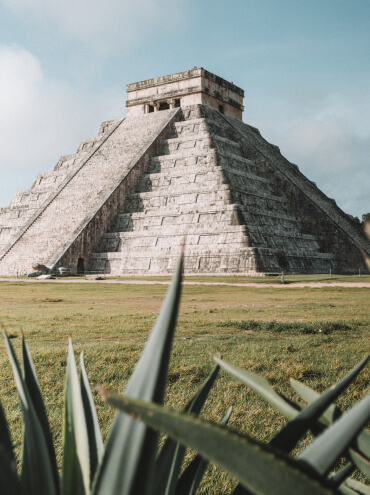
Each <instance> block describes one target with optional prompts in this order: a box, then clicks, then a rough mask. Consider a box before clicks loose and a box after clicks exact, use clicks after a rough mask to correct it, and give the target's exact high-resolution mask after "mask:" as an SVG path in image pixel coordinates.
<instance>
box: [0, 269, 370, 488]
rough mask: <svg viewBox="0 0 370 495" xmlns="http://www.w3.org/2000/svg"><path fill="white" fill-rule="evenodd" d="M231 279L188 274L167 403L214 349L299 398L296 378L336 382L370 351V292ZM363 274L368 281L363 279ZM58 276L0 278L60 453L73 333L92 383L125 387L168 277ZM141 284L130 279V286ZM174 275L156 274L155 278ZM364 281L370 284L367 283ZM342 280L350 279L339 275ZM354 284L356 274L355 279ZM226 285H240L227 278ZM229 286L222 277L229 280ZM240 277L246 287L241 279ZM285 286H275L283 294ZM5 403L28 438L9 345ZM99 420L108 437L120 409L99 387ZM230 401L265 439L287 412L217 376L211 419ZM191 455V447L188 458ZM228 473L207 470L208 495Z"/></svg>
mask: <svg viewBox="0 0 370 495" xmlns="http://www.w3.org/2000/svg"><path fill="white" fill-rule="evenodd" d="M224 279H225V277H224V278H222V279H221V280H217V282H218V284H217V285H204V284H202V285H195V284H194V282H200V281H204V282H210V280H207V279H206V280H194V279H192V280H189V281H192V282H193V284H192V285H185V286H184V289H183V297H182V301H181V308H180V315H179V320H178V328H177V333H176V337H175V341H174V347H173V352H172V361H171V365H170V373H169V383H168V393H167V399H166V402H167V404H168V405H169V406H170V407H175V408H177V409H179V408H182V407H183V406H184V405H185V403H186V402H187V401H188V400H189V399H190V397H191V396H192V394H194V393H195V391H196V390H197V388H198V387H199V386H200V384H201V382H202V380H203V379H204V378H205V377H206V375H207V373H209V371H210V370H211V369H212V367H213V362H212V358H211V355H210V354H211V353H215V352H217V351H220V352H221V353H222V355H223V357H224V359H225V360H226V361H229V362H231V363H234V364H235V365H237V366H241V367H243V368H246V369H250V370H253V371H254V372H257V373H260V374H261V375H263V376H265V377H266V378H267V379H268V380H269V381H270V382H271V383H272V384H273V385H274V387H276V389H278V390H280V391H282V392H284V393H285V394H287V395H289V396H290V397H292V398H296V396H295V395H294V393H293V391H292V389H291V388H290V386H289V384H288V381H289V378H290V377H294V378H296V379H299V380H302V381H304V382H305V383H306V384H308V385H309V386H312V387H313V388H315V389H317V390H318V391H322V390H324V389H325V388H327V387H328V386H330V385H331V384H332V383H334V382H336V381H337V380H338V379H339V378H340V377H341V376H343V375H344V374H345V373H346V372H347V371H349V369H351V368H352V367H353V366H354V365H355V364H356V363H357V362H359V361H360V360H361V358H362V357H363V356H364V353H365V352H368V351H369V294H370V290H369V287H368V285H367V286H366V287H358V286H356V281H354V282H352V283H351V284H350V285H349V286H348V284H346V286H337V283H338V281H335V285H334V283H333V282H334V281H333V282H332V283H331V284H330V283H329V284H325V286H322V285H321V284H322V281H321V283H320V284H318V283H316V284H315V285H314V286H309V287H307V286H306V287H301V286H300V285H298V284H300V283H302V282H304V283H306V282H312V280H311V281H304V280H303V281H302V280H301V281H297V280H295V281H294V283H290V284H287V285H281V284H279V283H276V281H275V285H274V287H270V286H269V285H266V282H263V283H261V282H258V281H257V286H258V287H256V286H254V285H250V284H248V285H245V284H244V281H240V280H236V279H234V280H233V281H231V280H230V278H228V281H227V282H226V281H225V280H224ZM364 279H365V277H364ZM68 280H72V279H62V281H63V283H58V282H59V280H58V281H54V280H53V281H50V282H37V281H36V282H34V283H29V282H28V281H27V282H26V281H11V280H9V279H7V281H3V282H0V324H1V325H2V326H3V328H4V329H5V330H6V331H7V332H8V334H9V335H10V337H12V343H13V345H14V347H15V349H16V352H17V353H18V354H19V352H20V343H21V342H20V341H21V339H20V332H21V331H23V332H24V334H25V335H26V338H27V341H28V343H29V347H30V349H31V353H32V356H33V359H34V362H35V367H36V370H37V373H38V377H39V380H40V384H41V388H42V391H43V393H44V397H45V401H46V406H47V409H48V413H49V416H50V421H51V424H52V429H53V434H54V436H55V439H56V442H57V446H58V447H57V451H58V456H59V459H60V458H61V430H62V426H61V425H62V417H63V407H62V398H63V388H64V380H65V365H66V351H67V339H68V336H69V335H72V337H73V342H74V348H75V351H76V357H77V355H78V353H79V352H81V351H82V350H83V351H84V357H85V363H86V367H87V372H88V375H89V378H90V381H91V385H92V387H94V386H95V385H98V384H102V385H104V386H106V387H109V388H113V389H115V390H123V389H124V387H125V384H126V383H127V381H128V379H129V377H130V375H131V373H132V370H133V368H134V366H135V363H136V362H137V359H138V357H139V355H140V352H141V350H142V348H143V346H144V343H145V341H146V339H147V337H148V334H149V332H150V329H151V328H152V326H153V324H154V321H155V318H156V315H157V314H158V311H159V309H160V306H161V303H162V301H163V298H164V295H165V292H166V290H167V287H166V285H165V284H158V283H155V284H143V283H138V282H140V281H137V280H136V281H135V282H136V283H135V284H128V283H112V282H113V280H110V281H109V282H108V281H107V282H104V281H102V282H89V283H85V282H84V283H79V282H81V281H82V280H81V279H80V280H77V279H76V281H74V282H73V283H68ZM133 281H134V280H131V279H130V282H133ZM158 281H159V282H166V283H167V280H163V279H162V280H151V282H158ZM364 281H366V280H364ZM341 282H343V281H341ZM357 282H358V279H357ZM225 283H228V284H230V283H231V284H232V285H224V284H225ZM222 284H223V285H222ZM240 284H242V285H240ZM277 288H278V290H276V289H277ZM0 365H1V369H2V373H1V377H0V390H1V393H0V400H1V402H2V404H3V407H4V409H5V413H6V415H7V417H8V419H9V421H10V423H11V429H12V434H13V439H14V442H15V444H16V445H18V449H19V446H20V444H21V431H22V430H21V413H20V409H19V405H18V398H17V394H16V390H15V385H14V380H13V378H12V373H11V369H10V365H9V362H8V358H7V356H6V351H5V346H4V345H3V344H0ZM368 387H369V368H368V369H366V370H364V371H363V372H362V374H361V375H360V377H359V378H358V379H357V380H356V383H355V384H354V385H352V386H351V387H350V389H349V390H348V392H346V393H345V394H344V395H343V396H342V397H341V398H340V400H339V401H338V404H339V405H340V406H341V407H342V408H344V409H345V408H348V407H349V406H350V405H351V404H353V402H354V401H357V400H359V399H361V397H363V396H364V395H365V394H366V393H368ZM95 400H96V404H97V410H98V415H99V420H100V422H101V426H102V430H103V434H104V436H106V435H107V432H108V430H109V425H110V423H111V420H112V417H113V415H114V411H113V410H112V409H111V408H110V407H109V406H108V405H106V404H103V403H102V402H101V401H100V399H99V397H98V396H97V395H95ZM231 404H233V405H234V411H233V415H232V419H231V422H230V427H231V428H236V429H238V430H239V431H243V432H245V433H248V434H250V435H252V436H255V437H258V438H259V439H261V440H264V441H267V440H268V439H269V438H271V436H272V435H273V434H274V432H276V431H277V429H278V428H280V427H281V426H282V425H283V423H284V420H283V419H282V418H281V417H280V415H279V414H278V413H276V412H275V411H274V410H273V409H271V408H270V407H268V406H267V405H266V404H265V403H264V402H263V401H262V400H260V399H258V398H257V397H256V396H255V395H254V393H253V392H251V391H249V390H247V389H246V388H245V387H244V386H242V385H239V384H238V383H236V382H235V381H234V380H232V379H231V378H229V377H228V376H226V375H225V374H224V373H220V376H219V378H218V380H217V382H216V384H215V387H214V389H213V391H212V393H211V395H210V398H209V401H208V402H207V405H206V407H205V409H204V415H205V416H206V417H208V418H210V419H211V420H213V421H219V420H220V418H221V417H222V416H223V415H224V413H225V412H226V410H227V408H228V407H229V406H230V405H231ZM189 455H191V454H189ZM232 486H233V485H232V481H230V480H229V478H228V477H227V476H226V475H225V474H224V473H222V472H220V471H219V470H217V469H216V468H210V471H209V475H208V477H207V478H206V480H205V482H204V483H203V487H202V490H201V492H200V493H201V494H211V493H212V494H213V493H215V494H230V493H231V490H232Z"/></svg>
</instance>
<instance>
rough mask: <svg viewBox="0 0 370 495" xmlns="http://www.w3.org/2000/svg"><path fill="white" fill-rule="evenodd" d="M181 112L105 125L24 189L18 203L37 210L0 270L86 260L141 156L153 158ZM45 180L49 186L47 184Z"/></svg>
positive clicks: (18, 234) (16, 236) (0, 258)
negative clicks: (34, 204) (159, 141)
mask: <svg viewBox="0 0 370 495" xmlns="http://www.w3.org/2000/svg"><path fill="white" fill-rule="evenodd" d="M176 113H178V109H176V110H170V111H165V112H160V113H158V114H155V115H154V114H153V115H149V116H142V117H134V118H131V119H126V120H120V121H116V122H107V123H104V124H103V125H102V128H101V131H100V134H99V136H98V137H96V138H93V139H87V140H85V141H83V142H82V143H81V145H80V147H79V149H78V151H77V153H76V154H75V155H69V156H67V157H62V158H61V160H60V161H59V162H58V164H57V166H56V167H55V169H54V172H52V173H51V174H46V175H45V174H41V176H39V177H38V179H37V180H36V182H35V184H34V186H33V187H32V188H31V190H30V191H27V194H25V193H19V194H18V196H17V197H19V198H20V201H19V203H18V204H22V207H23V208H25V209H27V208H28V210H29V211H31V210H33V214H29V215H28V216H27V218H26V222H25V223H23V224H22V225H19V228H18V230H17V231H16V232H15V233H14V234H13V236H12V237H10V236H9V237H10V242H8V244H6V245H5V247H4V248H3V251H2V253H1V254H0V272H1V273H2V274H9V275H11V274H15V273H17V272H18V271H26V272H30V271H32V264H33V263H35V262H38V263H41V264H44V265H46V266H48V267H50V268H52V267H54V266H55V265H57V264H65V265H67V266H70V265H71V267H72V269H73V267H74V265H75V264H76V261H77V259H78V258H80V257H81V258H82V259H83V258H85V259H86V257H87V254H88V253H90V252H91V250H92V249H93V247H94V246H95V243H96V242H98V239H100V236H101V230H103V232H104V230H105V229H106V228H107V227H108V225H109V224H110V222H111V221H112V218H114V217H115V216H116V212H117V208H118V207H119V206H120V201H122V200H123V198H124V195H125V191H126V190H131V182H132V181H136V176H137V175H138V174H140V173H142V170H141V165H140V163H141V162H140V160H143V161H145V160H146V159H147V157H146V156H145V153H146V152H147V151H148V149H149V148H150V147H151V146H152V145H153V143H155V141H156V139H157V137H158V135H160V134H161V132H163V130H164V129H165V128H166V127H167V125H168V123H169V122H171V120H172V119H173V118H174V117H175V115H176ZM139 162H140V163H139ZM136 164H139V165H138V166H137V167H136V168H135V166H136ZM133 168H135V170H134V171H133V172H132V169H133ZM127 177H129V178H127ZM44 179H46V181H49V184H51V185H50V187H49V189H47V188H43V185H42V183H43V181H44ZM53 179H54V181H53ZM41 190H42V191H45V194H46V195H45V197H43V199H42V201H40V202H39V203H38V204H37V207H36V208H34V209H32V207H31V203H30V201H29V199H30V197H32V195H38V194H40V191H41ZM23 198H25V202H24V203H23V202H22V201H23ZM27 201H28V203H27ZM16 207H18V208H19V206H11V207H10V209H12V208H13V209H14V208H16ZM20 223H21V222H20ZM2 227H3V226H2ZM9 237H8V239H9Z"/></svg>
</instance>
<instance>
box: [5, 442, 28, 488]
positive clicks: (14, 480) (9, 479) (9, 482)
mask: <svg viewBox="0 0 370 495" xmlns="http://www.w3.org/2000/svg"><path fill="white" fill-rule="evenodd" d="M14 467H15V466H14V462H13V461H12V459H10V458H9V455H8V452H7V451H6V449H5V448H4V447H3V445H1V444H0V493H3V494H4V495H8V494H9V495H23V493H24V491H23V489H22V484H21V482H20V480H19V479H18V476H17V470H16V469H15V468H14Z"/></svg>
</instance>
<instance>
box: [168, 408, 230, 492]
mask: <svg viewBox="0 0 370 495" xmlns="http://www.w3.org/2000/svg"><path fill="white" fill-rule="evenodd" d="M231 412H232V407H230V408H229V409H228V411H227V413H226V415H225V417H224V418H223V419H222V421H221V425H223V426H226V425H227V423H228V422H229V419H230V416H231ZM208 464H209V462H208V461H206V460H205V459H203V457H202V456H200V455H199V454H197V455H196V456H195V458H194V459H193V460H192V461H191V463H190V464H189V465H188V466H187V468H186V469H185V470H184V472H183V473H182V475H181V477H180V479H179V480H178V482H177V485H176V491H175V495H196V493H197V490H198V487H199V485H200V482H201V481H202V478H203V476H204V473H205V472H206V469H207V466H208Z"/></svg>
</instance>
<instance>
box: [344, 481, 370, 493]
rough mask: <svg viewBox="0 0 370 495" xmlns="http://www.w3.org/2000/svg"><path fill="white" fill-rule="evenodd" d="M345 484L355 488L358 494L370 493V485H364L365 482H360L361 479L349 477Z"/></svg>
mask: <svg viewBox="0 0 370 495" xmlns="http://www.w3.org/2000/svg"><path fill="white" fill-rule="evenodd" d="M342 486H343V485H342ZM344 486H346V487H349V488H350V489H352V490H354V491H355V493H357V494H360V495H370V486H367V485H364V484H363V483H360V482H359V481H356V480H353V479H352V478H348V479H347V480H346V481H345V483H344Z"/></svg>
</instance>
